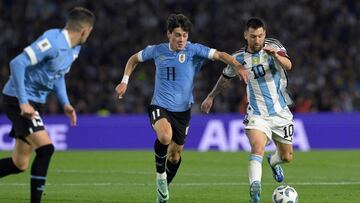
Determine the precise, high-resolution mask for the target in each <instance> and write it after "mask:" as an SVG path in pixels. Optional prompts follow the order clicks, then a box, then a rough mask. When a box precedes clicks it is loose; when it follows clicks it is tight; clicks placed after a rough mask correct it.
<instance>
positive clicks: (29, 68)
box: [0, 7, 95, 203]
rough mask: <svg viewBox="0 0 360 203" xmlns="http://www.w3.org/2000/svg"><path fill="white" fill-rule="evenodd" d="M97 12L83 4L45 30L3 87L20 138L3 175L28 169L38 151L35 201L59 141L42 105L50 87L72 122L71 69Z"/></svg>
mask: <svg viewBox="0 0 360 203" xmlns="http://www.w3.org/2000/svg"><path fill="white" fill-rule="evenodd" d="M94 19H95V17H94V14H93V13H92V12H91V11H89V10H87V9H85V8H82V7H76V8H74V9H72V10H71V11H70V13H69V15H68V19H67V21H66V25H65V28H64V29H50V30H47V31H46V32H44V34H43V35H41V36H40V37H39V38H38V39H37V40H36V41H34V42H33V43H31V44H30V45H29V46H28V47H26V48H25V49H24V51H23V52H21V53H20V54H19V55H18V56H16V57H15V58H14V59H13V60H12V61H11V62H10V73H11V75H10V77H9V80H8V81H7V83H6V84H5V87H4V89H3V104H4V111H5V113H6V115H7V117H8V118H9V119H10V121H11V123H12V129H11V132H10V136H11V137H14V138H15V147H14V150H13V153H12V157H8V158H4V159H1V160H0V178H2V177H4V176H7V175H11V174H17V173H20V172H23V171H25V170H26V169H27V168H28V166H29V161H30V158H31V153H32V150H34V151H35V153H36V156H35V158H34V161H33V163H32V166H31V171H30V175H31V180H30V190H31V193H30V194H31V200H30V202H31V203H39V202H40V201H41V196H42V192H43V191H44V188H45V181H46V175H47V170H48V167H49V164H50V159H51V157H52V154H53V153H54V145H53V144H52V141H51V139H50V137H49V135H48V133H47V132H46V130H45V127H44V123H43V121H42V119H41V110H42V106H43V104H44V103H45V102H46V97H47V95H48V94H49V93H50V92H52V91H53V92H55V93H56V95H57V97H58V99H59V102H60V103H61V105H62V107H63V109H64V112H65V114H66V115H67V116H68V117H69V118H70V121H71V125H76V112H75V109H74V108H73V106H72V105H71V104H70V102H69V99H68V96H67V93H66V84H65V74H66V73H68V72H69V70H70V67H71V64H72V63H73V62H74V61H75V59H76V58H77V57H78V55H79V52H80V48H81V46H80V45H81V44H83V43H85V42H86V40H87V38H88V36H89V35H90V33H91V30H92V28H93V24H94Z"/></svg>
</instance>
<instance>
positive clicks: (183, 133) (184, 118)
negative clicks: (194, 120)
mask: <svg viewBox="0 0 360 203" xmlns="http://www.w3.org/2000/svg"><path fill="white" fill-rule="evenodd" d="M170 118H171V121H172V122H171V127H172V132H173V136H172V141H173V142H175V143H176V144H177V145H179V146H182V145H184V144H185V141H186V138H187V135H188V132H189V123H190V118H191V110H187V111H183V112H172V113H171V114H170Z"/></svg>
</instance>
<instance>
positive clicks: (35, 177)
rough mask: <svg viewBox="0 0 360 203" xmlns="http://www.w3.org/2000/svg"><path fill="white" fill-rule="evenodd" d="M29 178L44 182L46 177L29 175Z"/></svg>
mask: <svg viewBox="0 0 360 203" xmlns="http://www.w3.org/2000/svg"><path fill="white" fill-rule="evenodd" d="M31 178H33V179H38V180H46V177H44V176H33V175H31Z"/></svg>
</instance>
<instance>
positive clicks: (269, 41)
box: [265, 38, 290, 58]
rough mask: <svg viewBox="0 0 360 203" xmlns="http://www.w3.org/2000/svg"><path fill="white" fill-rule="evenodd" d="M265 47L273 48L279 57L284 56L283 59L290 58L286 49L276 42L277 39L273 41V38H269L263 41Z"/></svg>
mask: <svg viewBox="0 0 360 203" xmlns="http://www.w3.org/2000/svg"><path fill="white" fill-rule="evenodd" d="M265 46H271V47H273V48H275V49H276V50H277V53H278V54H279V55H280V56H284V57H287V58H290V57H289V55H288V53H287V51H286V48H285V47H284V46H283V45H282V43H281V42H280V41H279V40H277V39H274V38H269V39H266V40H265Z"/></svg>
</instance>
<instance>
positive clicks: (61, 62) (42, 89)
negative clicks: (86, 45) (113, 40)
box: [3, 29, 80, 104]
mask: <svg viewBox="0 0 360 203" xmlns="http://www.w3.org/2000/svg"><path fill="white" fill-rule="evenodd" d="M79 52H80V46H76V47H73V48H72V47H71V42H70V38H69V34H68V31H67V30H66V29H51V30H48V31H46V32H44V34H43V35H42V36H40V37H39V38H38V39H37V40H36V41H34V42H33V43H32V44H30V45H29V46H28V47H26V48H25V49H24V52H23V53H22V54H24V53H25V54H26V56H27V59H28V60H29V61H30V62H29V66H27V67H17V68H16V69H20V68H25V74H24V76H21V77H24V78H23V80H24V85H25V86H24V87H23V84H21V82H22V81H17V80H15V79H14V75H10V78H9V80H8V81H7V83H6V84H5V87H4V89H3V93H4V94H5V95H9V96H14V97H17V98H18V99H19V101H20V103H26V102H27V101H28V100H31V101H34V102H38V103H45V102H46V97H47V95H48V94H49V93H50V92H51V91H53V90H54V91H55V93H56V94H57V96H58V98H59V100H60V102H61V103H62V104H66V103H69V101H68V97H67V94H66V86H65V79H64V75H65V74H66V73H68V72H69V70H70V67H71V64H72V63H73V62H74V60H75V59H76V58H77V57H78V55H79ZM19 56H20V55H19ZM14 60H16V58H15V59H14ZM16 69H15V70H14V69H13V70H14V71H13V72H12V74H18V71H17V70H16ZM22 74H23V73H22Z"/></svg>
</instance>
